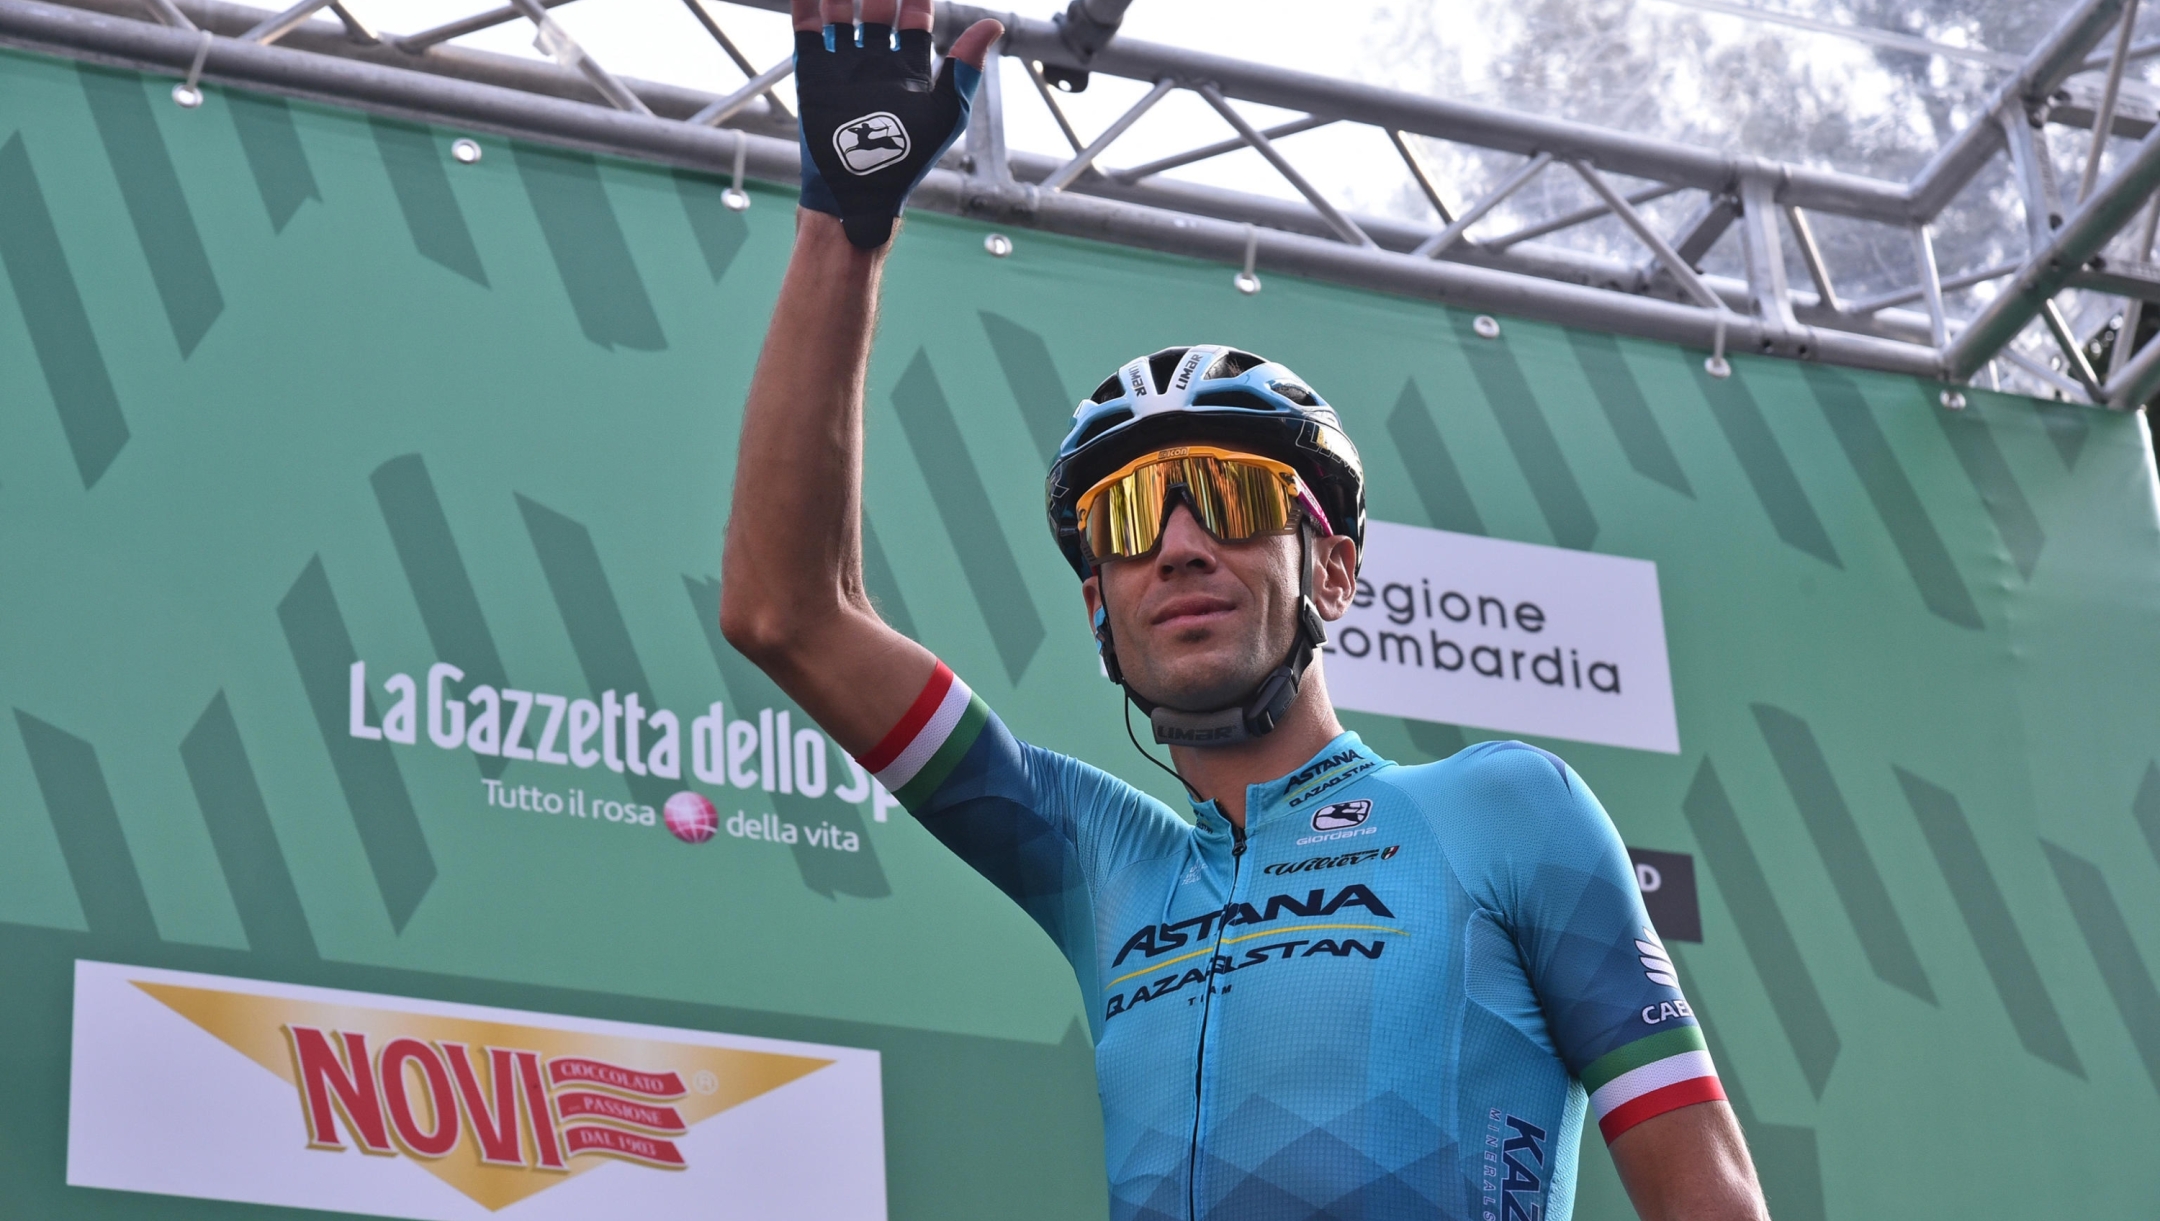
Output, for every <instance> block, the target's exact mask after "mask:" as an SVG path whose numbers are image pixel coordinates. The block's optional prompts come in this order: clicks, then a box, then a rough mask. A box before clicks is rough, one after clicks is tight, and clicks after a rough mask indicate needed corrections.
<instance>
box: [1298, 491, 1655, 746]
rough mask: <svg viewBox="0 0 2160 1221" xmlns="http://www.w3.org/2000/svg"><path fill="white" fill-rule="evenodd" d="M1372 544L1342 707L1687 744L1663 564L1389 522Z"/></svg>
mask: <svg viewBox="0 0 2160 1221" xmlns="http://www.w3.org/2000/svg"><path fill="white" fill-rule="evenodd" d="M1365 546H1366V553H1365V566H1364V570H1363V571H1362V572H1361V573H1360V575H1359V578H1358V593H1357V601H1356V604H1355V605H1354V606H1352V607H1351V610H1350V613H1349V614H1347V615H1345V616H1344V617H1343V618H1342V619H1340V620H1338V621H1337V622H1335V623H1333V624H1330V625H1329V628H1328V636H1329V642H1328V646H1327V650H1326V652H1327V662H1326V665H1327V683H1328V692H1329V694H1330V695H1332V696H1333V697H1334V700H1335V703H1336V705H1337V706H1338V707H1342V708H1348V709H1352V710H1354V711H1358V712H1373V713H1380V714H1382V715H1385V716H1401V717H1412V718H1415V719H1417V720H1421V721H1441V722H1445V723H1448V724H1453V725H1466V726H1474V727H1476V728H1479V729H1494V730H1499V731H1501V732H1503V733H1522V734H1532V735H1536V736H1539V737H1549V738H1567V739H1569V740H1572V741H1576V742H1596V743H1599V744H1601V745H1606V746H1626V747H1632V748H1634V749H1636V750H1655V751H1662V752H1664V753H1666V754H1678V753H1679V752H1680V730H1679V725H1678V723H1677V722H1676V721H1675V719H1674V716H1673V695H1672V671H1671V667H1670V666H1669V664H1668V663H1667V661H1666V656H1665V615H1664V609H1663V606H1662V604H1661V603H1660V602H1659V600H1658V580H1657V565H1656V564H1654V563H1652V562H1651V561H1649V560H1638V559H1630V558H1627V557H1625V556H1616V555H1599V554H1596V553H1594V552H1588V551H1570V550H1566V549H1564V548H1560V547H1540V546H1537V545H1535V544H1531V543H1516V542H1509V541H1506V540H1504V539H1496V538H1482V537H1479V536H1477V535H1471V534H1453V533H1450V532H1448V531H1445V530H1428V529H1425V528H1423V527H1420V526H1406V525H1401V524H1399V523H1396V522H1385V521H1375V522H1372V523H1370V524H1368V526H1367V527H1366V534H1365Z"/></svg>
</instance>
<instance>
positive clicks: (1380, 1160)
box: [862, 664, 1724, 1221]
mask: <svg viewBox="0 0 2160 1221" xmlns="http://www.w3.org/2000/svg"><path fill="white" fill-rule="evenodd" d="M862 762H863V764H864V766H865V767H866V768H868V769H869V770H870V771H872V772H874V773H876V774H877V776H878V778H879V780H880V781H881V782H882V783H884V784H885V786H886V787H887V788H888V789H890V790H891V791H892V792H893V793H894V794H895V795H896V796H897V797H898V798H899V799H900V800H901V802H902V803H903V804H904V805H906V806H907V808H908V809H909V810H910V811H911V812H912V813H913V814H914V815H915V817H916V818H917V819H919V820H920V821H921V822H922V824H923V825H924V826H925V827H927V828H928V829H929V830H930V832H931V833H932V834H933V835H935V836H937V838H938V839H939V840H941V841H942V842H944V843H945V844H946V845H947V846H948V847H950V848H951V849H952V850H953V851H954V852H956V853H958V854H959V855H960V856H961V857H962V858H963V859H965V860H966V861H967V862H968V863H969V864H970V865H972V866H973V867H974V868H975V869H977V870H978V871H980V872H981V873H982V874H983V875H984V876H985V877H986V878H988V879H989V880H990V881H991V882H993V883H995V884H996V885H997V886H998V887H999V888H1000V889H1002V890H1003V891H1004V892H1005V893H1006V894H1007V895H1009V896H1011V897H1012V898H1013V900H1014V901H1015V902H1017V903H1019V904H1020V906H1021V907H1022V908H1024V909H1025V910H1026V911H1027V913H1028V914H1029V915H1030V916H1032V917H1033V918H1034V919H1035V921H1036V922H1037V923H1038V924H1040V925H1041V926H1042V928H1043V930H1044V931H1045V932H1047V933H1048V934H1049V935H1050V937H1051V939H1052V940H1053V941H1055V942H1056V943H1057V946H1058V948H1059V949H1060V950H1061V951H1063V952H1064V954H1065V957H1066V958H1067V959H1068V960H1069V961H1070V962H1071V963H1072V967H1073V971H1074V972H1075V973H1076V974H1077V975H1078V976H1079V980H1080V989H1081V994H1082V996H1083V997H1084V998H1085V1000H1086V1004H1087V1006H1088V1010H1089V1025H1090V1029H1091V1032H1092V1033H1093V1035H1094V1039H1095V1061H1096V1073H1097V1078H1098V1081H1099V1085H1100V1089H1101V1093H1102V1104H1103V1144H1104V1153H1105V1155H1106V1158H1107V1168H1108V1171H1109V1179H1110V1199H1111V1216H1112V1217H1113V1218H1116V1219H1117V1221H1170V1219H1172V1218H1191V1219H1192V1221H1200V1219H1203V1218H1218V1219H1224V1221H1228V1219H1235V1221H1275V1219H1277V1218H1312V1217H1346V1218H1347V1217H1357V1218H1367V1219H1372V1221H1379V1219H1382V1218H1397V1217H1402V1218H1408V1217H1418V1218H1430V1217H1434V1216H1441V1217H1449V1218H1464V1219H1476V1221H1540V1219H1541V1218H1552V1219H1554V1221H1564V1219H1565V1218H1567V1217H1568V1216H1569V1214H1570V1212H1571V1210H1572V1206H1573V1197H1574V1185H1575V1157H1576V1150H1577V1146H1578V1143H1579V1140H1580V1137H1581V1133H1582V1122H1583V1118H1584V1114H1585V1111H1586V1109H1587V1110H1588V1111H1590V1112H1592V1113H1594V1114H1595V1116H1596V1118H1597V1120H1598V1123H1599V1125H1600V1127H1601V1128H1602V1130H1603V1133H1604V1136H1605V1138H1606V1139H1607V1140H1608V1141H1610V1140H1612V1139H1613V1138H1615V1137H1617V1136H1618V1135H1619V1134H1620V1133H1621V1132H1623V1131H1625V1130H1627V1129H1628V1128H1629V1127H1631V1126H1633V1125H1635V1124H1638V1123H1641V1122H1642V1121H1643V1120H1645V1119H1649V1118H1651V1117H1652V1116H1655V1115H1659V1114H1662V1113H1664V1112H1666V1111H1670V1110H1673V1109H1674V1108H1677V1107H1682V1106H1687V1105H1689V1104H1691V1103H1697V1102H1704V1101H1709V1100H1712V1099H1717V1098H1722V1097H1724V1093H1723V1091H1722V1090H1721V1089H1720V1088H1719V1085H1718V1081H1717V1075H1716V1072H1715V1070H1714V1069H1713V1068H1712V1067H1711V1064H1710V1057H1709V1053H1708V1052H1707V1051H1706V1050H1705V1048H1704V1043H1703V1039H1702V1034H1701V1031H1700V1029H1699V1028H1698V1026H1697V1024H1696V1021H1695V1017H1694V1014H1693V1013H1692V1011H1691V1010H1690V1009H1689V1007H1688V1003H1687V1001H1686V999H1685V998H1684V997H1683V996H1682V995H1681V991H1680V987H1679V985H1678V981H1677V980H1676V978H1675V976H1674V974H1673V967H1672V963H1671V960H1670V959H1669V958H1668V957H1667V955H1666V952H1665V950H1664V948H1663V947H1662V945H1661V944H1660V942H1659V941H1658V937H1657V934H1656V933H1655V932H1653V931H1652V929H1651V925H1650V920H1649V917H1648V916H1647V915H1646V914H1645V912H1644V909H1643V904H1642V897H1641V894H1640V892H1639V891H1638V890H1637V888H1636V886H1635V884H1634V871H1633V869H1632V867H1631V866H1630V865H1629V863H1628V859H1627V853H1626V850H1625V849H1624V848H1623V847H1622V846H1621V843H1620V838H1619V835H1618V833H1617V832H1615V831H1614V829H1613V825H1612V822H1611V820H1610V819H1608V818H1607V817H1606V815H1605V811H1604V809H1603V808H1602V807H1601V806H1599V805H1598V802H1597V799H1596V798H1595V797H1594V796H1592V795H1591V793H1590V791H1589V789H1588V788H1587V787H1586V786H1585V785H1584V784H1583V782H1582V779H1581V777H1579V776H1577V775H1576V774H1575V773H1574V772H1573V771H1572V770H1570V769H1569V768H1568V766H1567V765H1566V764H1565V763H1563V762H1562V761H1561V760H1560V759H1558V758H1556V757H1554V756H1553V755H1551V754H1548V753H1546V752H1545V751H1542V750H1539V749H1537V748H1535V747H1532V746H1526V745H1524V744H1522V743H1519V742H1487V743H1482V744H1479V745H1476V746H1472V747H1470V748H1469V749H1467V750H1464V751H1461V752H1460V753H1458V754H1456V755H1454V756H1453V757H1451V758H1449V759H1447V760H1445V761H1442V762H1439V763H1432V764H1426V765H1423V766H1417V767H1403V766H1399V765H1397V764H1394V763H1391V762H1389V761H1388V760H1385V759H1382V758H1380V757H1379V756H1378V755H1375V754H1374V753H1373V752H1372V751H1371V750H1369V749H1367V748H1366V746H1365V745H1364V743H1362V742H1361V741H1359V739H1358V737H1357V735H1356V734H1352V733H1345V734H1343V735H1342V736H1340V737H1338V738H1336V739H1335V740H1334V741H1332V742H1330V743H1328V744H1327V746H1326V747H1325V748H1324V749H1322V750H1321V751H1320V753H1319V754H1317V755H1315V756H1314V757H1313V758H1312V759H1311V760H1310V761H1309V762H1307V763H1306V764H1305V765H1304V766H1302V767H1299V768H1298V769H1297V770H1295V771H1293V772H1291V773H1290V774H1289V775H1287V776H1284V777H1282V778H1280V779H1277V780H1274V781H1272V782H1270V783H1267V784H1256V785H1252V786H1251V787H1249V788H1248V789H1247V790H1246V806H1245V809H1246V823H1245V828H1244V830H1243V831H1239V830H1238V829H1237V828H1235V827H1233V826H1232V825H1231V824H1230V822H1229V821H1228V819H1226V818H1225V817H1224V816H1223V814H1222V812H1221V811H1220V810H1219V809H1218V808H1217V807H1216V805H1215V804H1214V803H1213V802H1203V803H1198V804H1196V805H1195V806H1194V815H1195V820H1194V821H1193V822H1191V823H1188V822H1186V821H1185V820H1184V819H1182V818H1179V817H1178V816H1177V815H1176V814H1174V813H1172V812H1171V810H1170V809H1169V808H1168V807H1167V806H1165V805H1163V804H1162V803H1161V802H1159V801H1156V800H1155V799H1154V798H1152V797H1149V796H1148V795H1146V794H1144V793H1142V792H1140V791H1139V790H1137V789H1135V788H1133V787H1132V786H1131V785H1129V784H1126V783H1125V782H1123V781H1121V780H1119V779H1117V778H1116V777H1113V776H1111V775H1109V774H1108V773H1106V772H1103V771H1100V770H1098V769H1096V768H1093V767H1089V766H1087V765H1086V764H1083V763H1080V762H1078V761H1076V760H1074V759H1071V758H1068V757H1066V756H1063V755H1059V754H1056V753H1054V752H1051V751H1047V750H1043V749H1041V748H1038V747H1034V746H1029V745H1026V744H1024V743H1022V742H1019V741H1017V740H1016V739H1015V738H1014V737H1013V736H1012V734H1011V733H1010V732H1008V731H1007V730H1006V728H1005V726H1004V724H1003V723H1002V722H1001V721H999V720H998V719H997V717H996V716H995V715H993V714H992V713H991V712H990V711H989V709H988V708H987V707H985V706H984V704H983V702H982V701H981V700H980V699H978V698H976V697H975V696H974V694H973V693H972V692H971V691H970V690H969V689H968V688H967V686H966V684H964V683H962V682H960V681H959V680H958V679H957V678H955V677H954V676H953V674H952V672H951V671H950V670H948V669H946V668H945V667H944V666H943V665H942V664H941V665H940V666H939V667H938V668H937V671H936V673H935V674H934V675H933V676H932V678H931V680H930V683H929V685H928V686H926V687H925V688H924V690H923V692H922V693H921V695H920V696H919V697H918V698H917V699H916V701H915V703H914V705H913V707H911V708H910V710H909V712H908V714H907V715H906V717H904V718H903V719H902V721H901V723H900V724H899V725H897V726H895V727H894V729H893V730H892V732H891V733H890V734H888V735H887V736H886V738H885V739H884V740H883V741H882V742H880V743H879V745H878V746H877V747H876V748H875V749H874V750H872V751H871V752H870V754H868V755H867V756H865V757H864V758H863V760H862Z"/></svg>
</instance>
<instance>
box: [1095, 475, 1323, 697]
mask: <svg viewBox="0 0 2160 1221" xmlns="http://www.w3.org/2000/svg"><path fill="white" fill-rule="evenodd" d="M1328 542H1330V543H1339V544H1340V547H1341V548H1342V549H1345V550H1347V549H1349V541H1348V540H1347V539H1339V540H1328ZM1319 550H1320V551H1321V552H1322V553H1323V555H1325V554H1326V553H1327V552H1329V551H1331V550H1333V549H1332V548H1329V547H1327V546H1326V545H1323V546H1322V547H1321V548H1320V549H1319ZM1297 566H1298V540H1297V535H1295V534H1278V535H1269V536H1266V537H1263V538H1256V539H1250V540H1248V541H1246V542H1242V543H1225V542H1221V541H1219V540H1217V539H1216V538H1215V537H1214V536H1213V535H1211V534H1209V533H1208V532H1207V531H1206V530H1204V529H1202V528H1201V526H1200V523H1199V522H1197V521H1195V520H1194V519H1193V515H1192V511H1191V510H1190V509H1188V508H1186V507H1185V505H1184V504H1182V503H1180V504H1178V505H1177V507H1176V508H1174V509H1172V510H1171V512H1170V517H1169V519H1168V521H1167V522H1166V523H1165V525H1164V528H1163V536H1162V544H1161V546H1159V547H1158V548H1157V549H1156V550H1155V553H1154V554H1153V555H1149V556H1144V557H1141V558H1139V559H1131V560H1113V561H1110V562H1109V563H1107V564H1104V565H1103V566H1102V567H1101V568H1100V569H1099V570H1098V572H1097V574H1096V575H1095V576H1092V577H1089V578H1088V580H1087V581H1086V582H1085V583H1084V584H1083V586H1082V593H1083V595H1084V596H1085V597H1086V599H1087V605H1088V614H1089V616H1090V618H1092V617H1093V615H1094V613H1095V610H1096V608H1097V607H1099V606H1101V605H1102V604H1103V599H1104V596H1105V594H1107V596H1108V600H1109V607H1110V631H1111V636H1112V640H1113V642H1114V644H1115V646H1116V649H1117V658H1118V664H1119V665H1121V666H1122V667H1123V668H1124V671H1125V679H1126V681H1127V682H1128V683H1130V684H1131V685H1132V687H1133V689H1134V690H1136V691H1138V692H1139V693H1140V694H1141V695H1143V696H1145V697H1147V698H1148V699H1151V700H1154V701H1155V702H1157V703H1160V704H1165V705H1168V706H1169V707H1172V708H1178V709H1183V710H1186V711H1200V710H1205V709H1209V708H1221V707H1224V706H1226V705H1229V704H1233V703H1236V702H1237V701H1238V700H1241V699H1243V698H1244V697H1245V696H1246V695H1247V694H1249V693H1250V692H1251V691H1252V690H1253V688H1254V687H1256V686H1258V685H1259V683H1260V680H1261V679H1263V678H1265V677H1266V676H1267V674H1268V672H1269V671H1271V670H1273V669H1274V668H1275V667H1276V666H1279V665H1281V664H1282V662H1283V658H1284V656H1285V655H1286V654H1288V653H1289V651H1290V641H1291V638H1292V636H1293V635H1294V633H1295V631H1296V623H1297V598H1298V572H1297ZM1327 566H1328V565H1326V564H1323V568H1326V567H1327ZM1325 583H1326V582H1325V578H1323V584H1325ZM1321 592H1322V591H1320V590H1318V589H1316V590H1315V593H1316V594H1320V593H1321ZM1322 600H1323V602H1325V601H1331V600H1332V599H1327V598H1325V597H1323V598H1322ZM1328 609H1330V608H1329V607H1327V606H1325V605H1323V607H1322V611H1323V614H1325V613H1326V611H1327V610H1328ZM1340 613H1341V611H1340V610H1336V611H1335V614H1337V615H1339V614H1340ZM1327 617H1328V618H1333V617H1334V615H1327Z"/></svg>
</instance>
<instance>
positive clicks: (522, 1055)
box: [516, 1051, 569, 1170]
mask: <svg viewBox="0 0 2160 1221" xmlns="http://www.w3.org/2000/svg"><path fill="white" fill-rule="evenodd" d="M516 1058H517V1070H518V1088H519V1089H521V1090H523V1091H524V1093H525V1116H526V1118H527V1119H530V1120H531V1121H532V1138H533V1151H534V1156H535V1157H536V1158H537V1159H538V1165H539V1167H540V1169H542V1170H566V1169H568V1168H569V1163H568V1162H566V1161H565V1160H564V1159H563V1147H562V1138H561V1137H559V1136H557V1135H556V1134H555V1108H554V1106H553V1104H551V1103H550V1102H549V1101H548V1092H547V1083H546V1082H545V1081H543V1080H541V1076H540V1054H539V1053H538V1052H531V1051H521V1052H518V1053H517V1057H516Z"/></svg>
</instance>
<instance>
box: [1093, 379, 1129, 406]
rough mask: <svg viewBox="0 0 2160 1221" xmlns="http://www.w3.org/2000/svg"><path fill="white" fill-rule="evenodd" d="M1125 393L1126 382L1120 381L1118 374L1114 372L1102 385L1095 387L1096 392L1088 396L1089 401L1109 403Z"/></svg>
mask: <svg viewBox="0 0 2160 1221" xmlns="http://www.w3.org/2000/svg"><path fill="white" fill-rule="evenodd" d="M1123 393H1125V383H1124V382H1121V381H1119V380H1118V375H1117V374H1115V373H1113V374H1111V375H1110V376H1108V377H1106V378H1104V379H1103V383H1102V385H1100V386H1097V387H1095V393H1093V394H1091V395H1089V396H1088V401H1089V402H1091V403H1107V402H1109V401H1110V400H1111V399H1114V398H1116V397H1117V396H1119V395H1120V394H1123Z"/></svg>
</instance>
